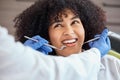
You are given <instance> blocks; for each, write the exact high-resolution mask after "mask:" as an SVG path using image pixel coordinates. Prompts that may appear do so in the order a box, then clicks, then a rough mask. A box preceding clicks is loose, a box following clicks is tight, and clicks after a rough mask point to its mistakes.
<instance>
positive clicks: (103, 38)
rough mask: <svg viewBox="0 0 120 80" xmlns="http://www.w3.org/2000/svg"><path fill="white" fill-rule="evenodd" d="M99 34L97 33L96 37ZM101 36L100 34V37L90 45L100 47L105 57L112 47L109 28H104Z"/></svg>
mask: <svg viewBox="0 0 120 80" xmlns="http://www.w3.org/2000/svg"><path fill="white" fill-rule="evenodd" d="M97 36H98V35H96V36H95V37H97ZM99 36H100V39H98V40H96V41H93V42H90V43H89V46H90V47H91V48H93V47H94V48H97V49H99V51H100V53H101V57H103V56H104V55H105V54H107V53H108V51H109V50H110V49H111V44H110V40H109V37H108V29H104V30H103V32H102V34H101V35H99Z"/></svg>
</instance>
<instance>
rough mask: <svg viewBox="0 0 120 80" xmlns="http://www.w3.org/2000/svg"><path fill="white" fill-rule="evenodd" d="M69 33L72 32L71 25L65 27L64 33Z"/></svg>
mask: <svg viewBox="0 0 120 80" xmlns="http://www.w3.org/2000/svg"><path fill="white" fill-rule="evenodd" d="M71 34H74V29H73V28H72V27H71V26H67V27H65V30H64V35H71Z"/></svg>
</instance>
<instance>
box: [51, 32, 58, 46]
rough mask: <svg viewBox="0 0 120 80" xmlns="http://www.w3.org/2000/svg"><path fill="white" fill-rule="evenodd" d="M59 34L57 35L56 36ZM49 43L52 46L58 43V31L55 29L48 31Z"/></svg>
mask: <svg viewBox="0 0 120 80" xmlns="http://www.w3.org/2000/svg"><path fill="white" fill-rule="evenodd" d="M58 35H59V36H58ZM49 37H50V43H51V44H52V45H54V46H58V45H59V42H60V41H59V40H60V33H59V32H56V31H49Z"/></svg>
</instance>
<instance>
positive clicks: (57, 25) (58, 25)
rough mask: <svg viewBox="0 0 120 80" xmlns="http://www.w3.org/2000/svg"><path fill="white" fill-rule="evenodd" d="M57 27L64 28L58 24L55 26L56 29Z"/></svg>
mask: <svg viewBox="0 0 120 80" xmlns="http://www.w3.org/2000/svg"><path fill="white" fill-rule="evenodd" d="M57 27H62V25H61V24H56V25H55V26H54V28H57Z"/></svg>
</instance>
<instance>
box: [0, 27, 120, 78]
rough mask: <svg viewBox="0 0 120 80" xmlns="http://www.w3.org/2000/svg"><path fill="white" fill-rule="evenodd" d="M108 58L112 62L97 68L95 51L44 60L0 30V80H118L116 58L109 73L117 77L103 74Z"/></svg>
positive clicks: (37, 53)
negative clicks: (114, 73)
mask: <svg viewBox="0 0 120 80" xmlns="http://www.w3.org/2000/svg"><path fill="white" fill-rule="evenodd" d="M106 57H107V58H106ZM109 58H110V59H113V58H111V57H110V56H105V57H103V58H102V64H101V63H100V53H99V51H98V50H97V49H96V48H92V49H90V50H88V51H85V52H82V53H80V54H74V55H71V56H69V57H55V56H47V55H44V54H42V53H40V52H38V51H35V50H33V49H31V48H29V47H25V46H23V45H22V44H21V43H19V42H17V43H16V42H15V41H14V38H13V37H12V36H10V35H8V34H7V32H6V30H5V29H3V28H1V27H0V80H119V77H118V76H119V74H120V68H119V67H120V66H119V65H120V63H119V61H118V60H116V58H114V61H115V62H114V64H112V63H111V64H112V65H116V63H117V65H116V66H114V67H113V68H116V69H115V71H114V69H112V71H113V72H116V71H118V73H117V75H116V76H113V75H112V74H111V71H109V70H106V69H107V68H108V67H110V66H107V65H109V64H107V61H109V62H110V61H111V60H110V59H109ZM116 61H117V62H116ZM106 64H107V65H106ZM100 65H102V67H100ZM106 71H107V72H106ZM109 77H110V78H109ZM111 77H112V79H111Z"/></svg>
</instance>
